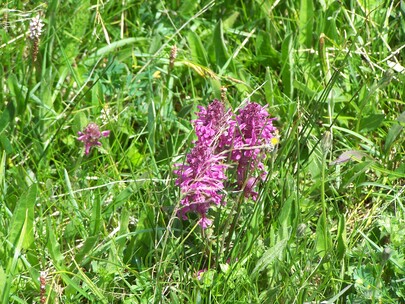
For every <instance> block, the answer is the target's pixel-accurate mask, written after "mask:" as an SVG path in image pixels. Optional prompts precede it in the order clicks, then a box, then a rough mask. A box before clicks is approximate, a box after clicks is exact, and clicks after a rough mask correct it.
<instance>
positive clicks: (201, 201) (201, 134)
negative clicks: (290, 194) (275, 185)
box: [174, 99, 278, 229]
mask: <svg viewBox="0 0 405 304" xmlns="http://www.w3.org/2000/svg"><path fill="white" fill-rule="evenodd" d="M198 108H199V110H200V111H199V112H198V113H197V117H198V118H197V119H196V120H195V121H193V125H194V129H195V132H196V135H197V138H198V139H197V141H195V142H194V148H193V149H192V150H191V152H190V153H189V154H188V155H187V158H186V163H185V164H176V165H175V166H176V167H177V169H176V170H175V171H174V173H175V174H177V175H178V178H177V180H176V185H178V186H180V188H181V192H182V200H181V205H182V208H181V209H180V211H179V215H180V216H181V217H182V218H183V219H187V216H186V213H188V212H195V213H197V214H199V216H200V221H199V224H200V226H201V227H202V228H204V229H205V228H207V227H208V226H209V225H210V224H211V220H210V219H208V218H207V213H208V210H209V208H210V206H211V205H212V204H215V205H219V204H221V203H222V204H224V199H223V192H224V191H223V190H224V181H225V180H226V179H227V175H226V174H225V173H226V171H227V170H228V171H229V170H230V168H232V167H236V184H237V187H238V189H239V190H243V192H244V195H245V197H252V199H253V200H256V199H257V195H258V193H257V192H255V191H254V188H255V186H256V184H257V180H258V178H257V177H256V176H255V172H257V171H258V172H259V176H260V179H264V178H265V177H266V175H267V172H266V171H265V170H264V165H263V163H262V160H263V159H264V158H265V152H266V151H267V148H269V147H272V146H274V145H275V144H276V143H277V142H278V135H277V134H278V133H277V129H276V128H275V127H274V126H273V123H272V122H273V120H274V118H270V117H269V113H268V112H267V110H266V108H265V107H262V106H260V105H259V104H257V103H252V102H248V103H247V105H246V106H245V107H243V108H242V109H241V110H240V112H239V114H238V115H236V116H235V115H234V114H233V113H232V112H231V111H230V110H228V111H227V110H226V109H225V106H224V105H223V103H222V102H220V101H218V100H216V99H215V100H214V101H213V102H212V103H211V104H210V105H209V106H208V107H207V108H204V107H201V106H199V107H198Z"/></svg>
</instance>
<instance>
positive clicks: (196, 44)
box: [187, 31, 208, 66]
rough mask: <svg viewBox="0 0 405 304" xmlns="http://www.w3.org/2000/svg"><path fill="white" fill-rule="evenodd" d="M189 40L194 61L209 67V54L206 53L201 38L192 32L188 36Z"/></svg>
mask: <svg viewBox="0 0 405 304" xmlns="http://www.w3.org/2000/svg"><path fill="white" fill-rule="evenodd" d="M187 40H188V45H189V47H190V50H191V58H192V59H193V61H195V62H197V63H198V64H201V65H203V66H208V60H207V52H206V51H205V48H204V46H203V44H202V42H201V39H200V37H199V36H198V35H197V34H196V33H195V32H193V31H190V32H189V33H188V35H187Z"/></svg>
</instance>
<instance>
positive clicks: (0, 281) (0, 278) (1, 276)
mask: <svg viewBox="0 0 405 304" xmlns="http://www.w3.org/2000/svg"><path fill="white" fill-rule="evenodd" d="M6 281H7V275H6V273H5V272H4V269H3V266H1V265H0V299H2V298H3V292H4V287H5V285H6Z"/></svg>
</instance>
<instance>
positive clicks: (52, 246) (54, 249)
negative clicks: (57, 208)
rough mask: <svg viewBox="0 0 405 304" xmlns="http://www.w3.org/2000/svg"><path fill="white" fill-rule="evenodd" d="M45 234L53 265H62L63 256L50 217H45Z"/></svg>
mask: <svg viewBox="0 0 405 304" xmlns="http://www.w3.org/2000/svg"><path fill="white" fill-rule="evenodd" d="M47 234H48V242H47V243H46V248H47V249H48V252H49V255H50V256H51V258H52V263H53V265H56V266H58V267H61V266H62V265H63V261H64V257H63V255H62V253H61V251H60V245H59V242H58V240H57V239H56V236H55V233H54V227H53V226H52V223H51V219H50V218H48V219H47Z"/></svg>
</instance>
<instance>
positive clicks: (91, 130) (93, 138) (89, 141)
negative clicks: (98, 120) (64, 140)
mask: <svg viewBox="0 0 405 304" xmlns="http://www.w3.org/2000/svg"><path fill="white" fill-rule="evenodd" d="M78 134H79V137H78V138H77V139H78V140H80V141H82V142H83V143H84V146H85V148H86V149H85V151H84V153H85V154H86V155H87V154H89V152H90V148H91V147H93V146H101V142H100V141H99V139H100V138H101V137H102V136H104V137H107V136H108V135H110V131H108V130H107V131H102V132H101V131H100V128H99V127H98V125H97V124H95V123H89V124H88V125H87V127H86V128H85V129H84V131H83V132H78Z"/></svg>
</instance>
